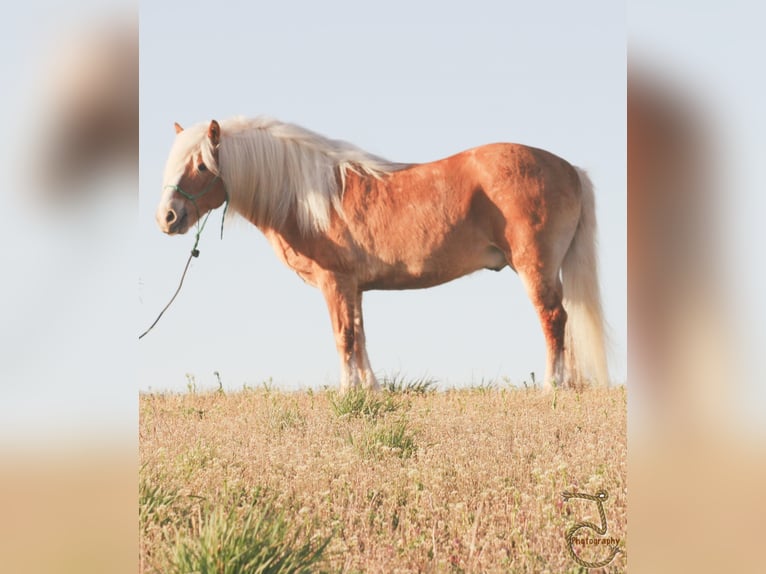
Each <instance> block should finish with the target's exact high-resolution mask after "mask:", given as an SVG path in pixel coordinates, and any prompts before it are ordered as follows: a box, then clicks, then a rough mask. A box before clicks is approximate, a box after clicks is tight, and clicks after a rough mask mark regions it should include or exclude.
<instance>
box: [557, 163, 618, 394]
mask: <svg viewBox="0 0 766 574" xmlns="http://www.w3.org/2000/svg"><path fill="white" fill-rule="evenodd" d="M576 169H577V173H578V175H579V176H580V187H581V188H582V212H581V213H580V221H579V223H578V225H577V230H576V231H575V236H574V238H573V239H572V243H571V244H570V246H569V250H568V251H567V254H566V256H565V257H564V262H563V263H562V266H561V275H562V283H563V287H564V309H565V310H566V312H567V323H566V331H565V334H564V348H565V354H564V365H565V370H566V372H567V373H568V375H569V376H570V377H571V378H572V380H571V382H572V384H573V385H577V386H579V385H581V384H583V383H585V382H586V381H587V380H591V381H593V382H595V383H597V384H599V385H608V384H609V371H608V369H607V365H606V335H605V329H604V317H603V311H602V309H601V290H600V287H599V282H598V256H597V254H596V201H595V197H594V195H593V183H592V182H591V180H590V178H589V177H588V174H587V173H585V171H584V170H582V169H580V168H576Z"/></svg>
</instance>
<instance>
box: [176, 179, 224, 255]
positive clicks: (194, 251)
mask: <svg viewBox="0 0 766 574" xmlns="http://www.w3.org/2000/svg"><path fill="white" fill-rule="evenodd" d="M219 179H221V177H220V176H218V175H216V176H215V177H214V178H213V179H211V180H210V182H209V183H208V184H207V185H206V186H205V187H204V189H203V190H202V191H200V192H199V193H198V194H197V195H192V194H191V193H186V192H185V191H184V190H183V189H181V187H180V186H179V185H166V186H165V187H166V188H168V187H169V188H170V189H172V190H174V191H177V192H178V193H180V194H181V195H182V196H183V197H185V198H186V199H188V200H189V201H191V202H192V203H193V204H194V209H195V210H197V234H196V236H195V239H194V247H192V255H194V257H197V256H199V250H198V249H197V245H198V244H199V238H200V235H202V230H203V229H205V224H206V223H207V218H208V217H210V214H211V213H212V210H210V211H208V212H207V214H206V215H205V219H204V220H203V221H202V225H200V223H199V222H200V219H201V217H200V212H199V206H198V205H197V200H198V199H199V198H200V197H202V196H203V195H205V194H206V193H207V192H209V191H210V190H211V189H213V185H215V182H216V181H218V180H219ZM222 181H223V180H222ZM223 193H224V194H225V195H226V200H225V201H224V207H223V217H222V218H221V239H223V222H224V221H225V219H226V211H227V210H228V209H229V192H228V191H226V186H225V185H224V186H223Z"/></svg>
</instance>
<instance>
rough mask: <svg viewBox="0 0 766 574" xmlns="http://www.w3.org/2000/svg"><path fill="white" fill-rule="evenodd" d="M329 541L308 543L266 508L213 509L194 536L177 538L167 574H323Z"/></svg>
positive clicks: (171, 552)
mask: <svg viewBox="0 0 766 574" xmlns="http://www.w3.org/2000/svg"><path fill="white" fill-rule="evenodd" d="M330 540H331V537H328V538H325V539H321V538H320V539H311V538H310V537H307V534H306V533H305V532H304V531H303V530H301V529H296V528H294V527H292V526H291V525H290V523H289V521H288V519H287V518H286V517H285V515H284V513H282V512H279V511H277V510H275V509H274V508H273V507H271V506H266V507H264V508H259V507H258V506H256V505H252V506H249V507H247V508H246V509H244V511H241V510H239V511H238V510H237V509H235V510H231V511H228V512H226V511H224V510H223V509H222V508H221V507H220V506H219V507H217V508H215V509H213V510H212V511H211V513H210V514H209V515H208V516H207V517H206V519H205V520H204V522H202V524H201V525H200V526H199V532H198V533H196V534H192V533H182V534H179V535H178V538H177V540H176V544H175V546H174V547H172V548H171V549H170V550H169V555H168V563H169V572H171V573H172V574H189V573H192V572H194V573H196V574H256V573H257V574H309V573H314V572H323V571H324V570H323V569H322V561H323V554H324V551H325V549H326V548H327V545H328V544H329V543H330Z"/></svg>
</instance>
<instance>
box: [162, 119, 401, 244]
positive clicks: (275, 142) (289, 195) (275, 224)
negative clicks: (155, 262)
mask: <svg viewBox="0 0 766 574" xmlns="http://www.w3.org/2000/svg"><path fill="white" fill-rule="evenodd" d="M220 126H221V139H220V144H219V146H218V150H217V151H218V161H217V162H216V161H215V155H214V153H215V150H214V149H213V147H212V144H211V142H210V140H209V139H208V138H207V137H205V136H206V133H207V127H208V124H206V123H202V124H198V125H195V126H192V127H190V128H188V129H186V130H184V131H183V132H181V133H180V134H179V135H178V137H177V140H176V144H175V145H174V148H173V152H175V153H173V152H171V158H170V159H169V160H168V167H167V168H166V172H165V179H166V180H171V179H172V178H173V177H175V174H176V173H178V172H179V169H180V170H181V173H182V172H183V169H185V166H186V164H187V163H188V159H189V158H190V157H191V156H192V155H194V154H197V153H198V154H199V156H200V159H201V160H202V161H203V162H204V163H205V165H206V166H207V167H208V169H210V171H212V172H213V173H215V174H217V175H219V176H220V177H221V179H222V180H223V182H224V184H225V185H226V190H227V192H228V194H229V203H230V207H231V209H232V210H233V211H236V212H237V213H239V214H240V215H242V216H244V217H245V218H247V219H249V220H250V221H252V222H253V223H255V224H256V225H258V226H262V225H263V226H266V227H271V228H274V229H279V228H280V226H282V225H283V224H284V222H285V220H286V219H287V217H288V216H289V215H290V213H291V211H292V210H294V213H295V216H296V218H297V222H298V227H299V229H300V231H301V232H302V233H304V234H310V233H316V232H318V231H323V230H326V229H327V227H328V226H329V224H330V214H331V211H330V209H331V208H334V209H335V210H336V211H337V212H338V213H339V214H340V215H341V216H342V215H343V213H342V211H341V199H342V197H343V191H344V189H345V184H346V172H347V171H348V170H350V171H353V172H355V173H359V174H365V175H370V176H372V177H376V178H379V177H381V176H382V175H384V174H386V173H390V172H391V171H395V170H396V169H400V168H401V164H395V163H391V162H388V161H386V160H383V159H381V158H379V157H376V156H374V155H372V154H369V153H367V152H365V151H363V150H361V149H359V148H357V147H355V146H353V145H351V144H349V143H346V142H343V141H336V140H331V139H328V138H325V137H324V136H321V135H319V134H316V133H314V132H312V131H309V130H307V129H304V128H302V127H300V126H297V125H293V124H288V123H283V122H279V121H277V120H275V119H272V118H268V117H257V118H254V119H248V118H232V119H229V120H224V121H222V122H220ZM174 158H175V159H174ZM179 175H180V174H179ZM338 180H340V185H338ZM168 182H169V181H166V182H165V183H166V184H167V183H168ZM170 183H173V182H172V181H171V182H170Z"/></svg>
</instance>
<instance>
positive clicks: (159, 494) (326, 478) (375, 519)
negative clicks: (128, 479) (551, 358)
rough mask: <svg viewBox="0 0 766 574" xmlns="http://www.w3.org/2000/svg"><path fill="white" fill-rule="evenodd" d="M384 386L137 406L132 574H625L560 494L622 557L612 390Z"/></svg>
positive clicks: (622, 402) (621, 465)
mask: <svg viewBox="0 0 766 574" xmlns="http://www.w3.org/2000/svg"><path fill="white" fill-rule="evenodd" d="M393 386H395V387H397V388H396V389H394V390H393V391H387V392H382V393H378V394H374V395H366V394H361V393H358V394H352V395H347V396H345V397H340V396H338V395H337V394H336V393H335V392H333V391H330V390H324V391H314V392H312V391H301V392H279V391H275V390H273V389H270V388H269V387H268V386H267V385H264V386H263V387H262V388H258V389H249V388H248V389H243V390H242V391H239V392H236V393H224V392H222V391H218V392H206V393H200V392H196V391H194V389H193V388H192V389H190V392H189V393H185V394H167V393H163V394H142V395H141V397H140V461H141V466H140V475H139V483H140V510H139V520H140V532H141V537H140V565H141V567H140V571H141V572H145V573H150V572H162V573H166V572H179V573H180V572H200V573H203V574H204V573H213V572H216V573H232V574H236V573H244V572H369V573H375V572H381V573H384V572H385V573H393V572H530V573H532V572H534V573H542V572H554V573H560V572H586V571H592V572H599V571H601V572H624V571H625V570H626V564H627V562H626V552H622V553H620V554H617V555H616V557H615V558H614V560H613V561H612V562H610V563H609V564H608V565H607V566H605V567H604V568H602V569H600V570H586V569H585V568H584V567H582V566H580V565H578V564H577V563H576V562H575V561H574V560H573V558H572V557H571V556H570V554H569V550H568V547H567V541H566V539H565V535H566V532H567V530H568V529H570V528H572V527H573V526H574V525H575V524H576V523H578V522H583V521H588V522H592V523H595V525H599V524H600V517H599V513H598V508H597V505H596V503H594V502H592V501H589V500H584V499H570V500H569V501H568V502H564V500H563V498H562V492H563V491H574V492H582V493H588V494H591V495H592V494H595V492H596V491H598V490H599V489H604V490H606V491H607V492H608V494H609V498H608V500H607V501H606V502H605V503H604V510H605V518H606V520H607V523H608V532H607V533H606V534H605V535H604V536H601V535H599V534H598V533H597V532H596V531H595V530H593V529H592V528H584V529H580V530H579V531H578V532H577V536H578V537H583V538H586V537H587V538H591V539H607V538H610V537H611V538H613V539H619V546H620V547H621V548H622V549H624V550H625V549H626V534H627V522H626V515H627V504H626V495H627V492H626V478H627V469H626V464H627V441H626V404H627V398H626V392H625V388H624V387H615V388H611V389H600V390H594V389H586V390H584V391H582V392H574V391H557V392H554V393H553V394H549V395H544V394H543V393H541V392H540V391H539V390H537V389H534V388H529V389H517V388H513V387H504V386H497V385H485V386H482V387H479V388H470V389H460V390H447V391H438V392H431V389H430V388H429V385H428V383H425V384H424V383H423V381H420V382H415V383H412V384H406V383H403V382H402V381H399V382H398V384H394V385H393ZM576 551H577V553H578V555H579V556H580V557H581V558H582V559H583V560H585V561H588V562H596V561H598V560H599V559H602V558H604V557H605V556H607V555H608V554H609V551H608V548H607V547H605V546H600V547H593V546H584V547H581V546H578V547H577V548H576Z"/></svg>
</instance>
